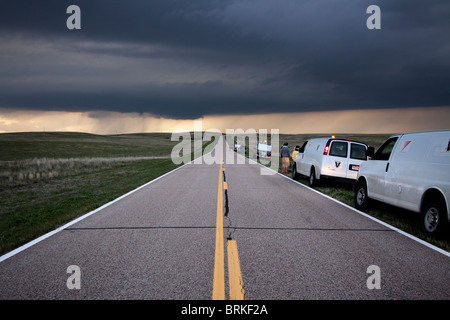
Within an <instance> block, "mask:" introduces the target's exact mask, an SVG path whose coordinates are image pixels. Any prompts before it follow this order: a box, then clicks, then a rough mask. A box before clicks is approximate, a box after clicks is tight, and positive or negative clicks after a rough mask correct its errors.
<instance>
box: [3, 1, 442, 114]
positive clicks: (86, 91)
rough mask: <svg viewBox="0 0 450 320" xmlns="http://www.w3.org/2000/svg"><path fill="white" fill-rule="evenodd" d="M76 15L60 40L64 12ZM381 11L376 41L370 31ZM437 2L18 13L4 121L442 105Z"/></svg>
mask: <svg viewBox="0 0 450 320" xmlns="http://www.w3.org/2000/svg"><path fill="white" fill-rule="evenodd" d="M71 4H76V5H78V6H79V7H80V8H81V24H82V30H74V31H69V30H68V29H67V28H66V25H65V22H66V19H67V17H68V16H69V15H68V14H66V8H67V7H68V6H69V5H71ZM371 4H376V5H379V6H380V8H381V10H382V14H381V18H382V22H381V23H382V29H381V30H368V29H367V28H366V19H367V18H368V16H369V15H368V14H366V9H367V7H368V6H369V5H371ZM449 14H450V3H448V1H447V0H442V1H416V0H396V1H379V0H378V1H376V0H373V1H363V0H348V1H345V2H344V1H331V0H314V1H312V0H284V1H275V0H271V1H269V0H259V1H226V0H220V1H219V0H218V1H212V0H204V1H170V0H164V1H136V0H135V1H123V0H121V1H119V0H116V1H98V0H95V1H61V0H58V1H20V0H18V1H14V2H12V1H11V2H8V3H3V4H1V5H0V37H1V39H0V40H2V44H1V45H0V50H1V51H0V58H1V60H0V85H1V86H0V107H8V108H23V109H42V110H72V111H73V110H77V111H82V110H112V111H136V112H149V113H152V114H155V115H162V116H168V117H175V118H196V117H199V116H202V115H206V114H226V113H253V112H258V113H264V112H293V111H318V110H338V109H357V108H393V107H415V106H441V105H449V104H450V95H449V93H448V88H449V87H450V77H448V74H449V71H450V63H449V60H448V56H449V54H450V43H449V40H448V34H449V32H450V19H448V16H449Z"/></svg>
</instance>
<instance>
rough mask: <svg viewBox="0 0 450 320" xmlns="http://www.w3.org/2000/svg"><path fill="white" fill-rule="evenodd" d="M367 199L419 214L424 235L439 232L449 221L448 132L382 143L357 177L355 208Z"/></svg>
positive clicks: (362, 205) (432, 132)
mask: <svg viewBox="0 0 450 320" xmlns="http://www.w3.org/2000/svg"><path fill="white" fill-rule="evenodd" d="M369 198H370V199H375V200H378V201H382V202H386V203H388V204H391V205H394V206H398V207H401V208H404V209H407V210H410V211H413V212H417V213H420V217H421V223H420V225H421V227H422V230H423V232H424V233H425V234H427V235H438V234H440V233H442V231H443V230H444V229H445V227H446V225H447V223H448V221H449V219H450V211H449V200H450V130H445V131H431V132H418V133H407V134H402V135H395V136H392V137H390V138H389V139H388V140H386V141H385V142H384V143H383V144H382V145H381V147H380V148H379V149H378V150H377V152H376V153H375V154H374V155H373V157H372V159H371V160H370V161H367V162H365V163H363V164H362V165H361V168H360V171H359V174H358V181H357V183H356V185H355V207H356V208H357V209H364V208H365V207H367V204H368V200H369Z"/></svg>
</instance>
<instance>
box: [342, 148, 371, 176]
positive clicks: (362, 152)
mask: <svg viewBox="0 0 450 320" xmlns="http://www.w3.org/2000/svg"><path fill="white" fill-rule="evenodd" d="M366 160H367V146H365V145H364V144H362V143H356V142H351V143H350V159H349V161H348V168H347V176H346V178H347V179H354V180H356V178H357V176H358V172H359V167H360V165H361V163H362V162H363V161H366Z"/></svg>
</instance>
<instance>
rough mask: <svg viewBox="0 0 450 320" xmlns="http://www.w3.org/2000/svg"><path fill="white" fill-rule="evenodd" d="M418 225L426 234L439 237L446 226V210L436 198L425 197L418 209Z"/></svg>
mask: <svg viewBox="0 0 450 320" xmlns="http://www.w3.org/2000/svg"><path fill="white" fill-rule="evenodd" d="M420 221H421V223H420V227H421V229H422V232H423V233H424V234H425V235H427V236H432V237H439V236H441V235H442V234H443V233H444V230H445V229H446V228H447V225H448V221H447V210H446V207H445V205H444V203H443V202H442V201H441V200H439V199H437V198H430V199H426V200H425V202H424V204H423V205H422V209H421V211H420Z"/></svg>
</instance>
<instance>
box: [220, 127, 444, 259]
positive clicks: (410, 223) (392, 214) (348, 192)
mask: <svg viewBox="0 0 450 320" xmlns="http://www.w3.org/2000/svg"><path fill="white" fill-rule="evenodd" d="M327 136H330V135H325V134H280V135H279V145H280V148H281V146H282V145H283V143H285V142H287V143H288V145H289V147H290V149H291V152H292V151H293V149H294V147H295V146H297V145H298V146H301V145H302V144H303V143H304V142H305V141H306V140H308V139H311V138H318V137H327ZM390 136H391V135H390V134H364V135H362V134H339V135H336V138H343V139H349V140H354V141H360V142H364V143H366V144H368V145H370V146H373V147H374V148H375V150H376V149H377V148H378V147H379V146H381V144H382V143H383V142H384V141H385V140H386V139H387V138H389V137H390ZM267 138H268V143H269V144H270V143H271V141H270V134H268V136H267ZM229 143H231V142H229ZM247 156H249V152H247ZM278 172H279V173H281V161H280V163H279V168H278ZM291 174H292V171H290V172H289V173H288V174H284V175H286V176H288V177H289V178H291ZM297 181H298V182H300V183H302V184H304V185H308V182H309V179H308V178H307V177H303V176H301V177H300V178H298V179H297ZM315 189H316V190H317V191H319V192H321V193H324V194H326V195H328V196H331V197H332V198H334V199H337V200H339V201H341V202H343V203H345V204H347V205H350V206H352V207H354V203H353V201H354V200H353V199H354V193H353V186H352V185H351V184H343V183H337V182H334V181H326V182H321V183H320V184H319V185H318V186H316V187H315ZM365 213H367V214H369V215H371V216H373V217H375V218H377V219H379V220H381V221H384V222H386V223H388V224H390V225H392V226H394V227H396V228H398V229H400V230H403V231H405V232H407V233H409V234H412V235H414V236H416V237H417V238H420V239H422V240H425V241H427V242H429V243H431V244H433V245H435V246H437V247H439V248H442V249H444V250H447V251H450V232H448V233H447V235H446V236H444V237H443V238H441V239H435V238H431V237H428V236H424V235H423V234H422V232H421V231H420V225H419V216H418V214H416V213H413V212H410V211H408V210H403V209H400V208H397V207H393V206H389V205H386V204H383V203H380V202H376V201H372V203H371V206H370V207H369V208H368V209H367V210H366V211H365Z"/></svg>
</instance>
